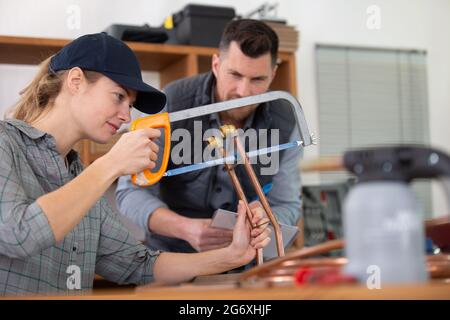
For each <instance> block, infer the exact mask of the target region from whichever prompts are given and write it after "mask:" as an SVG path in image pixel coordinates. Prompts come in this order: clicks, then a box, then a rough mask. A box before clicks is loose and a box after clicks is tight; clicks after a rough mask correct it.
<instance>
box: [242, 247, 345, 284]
mask: <svg viewBox="0 0 450 320" xmlns="http://www.w3.org/2000/svg"><path fill="white" fill-rule="evenodd" d="M343 248H344V241H343V240H333V241H327V242H325V243H321V244H318V245H316V246H312V247H307V248H302V249H300V250H297V251H294V252H291V253H289V254H287V255H285V256H284V257H281V258H278V259H274V260H271V261H269V262H266V263H265V264H264V265H262V266H257V267H254V268H252V269H250V270H247V271H245V272H243V273H242V274H241V276H240V278H239V280H240V282H245V281H248V280H249V279H251V278H255V277H258V276H259V275H261V274H264V273H267V272H270V270H272V269H274V268H278V267H281V266H282V265H283V264H286V263H290V262H291V261H296V260H298V259H303V258H306V257H311V256H315V255H319V254H324V253H327V252H330V251H333V250H338V249H343Z"/></svg>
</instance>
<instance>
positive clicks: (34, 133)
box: [6, 119, 47, 140]
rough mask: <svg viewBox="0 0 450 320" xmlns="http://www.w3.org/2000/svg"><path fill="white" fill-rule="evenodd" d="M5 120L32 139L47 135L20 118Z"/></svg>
mask: <svg viewBox="0 0 450 320" xmlns="http://www.w3.org/2000/svg"><path fill="white" fill-rule="evenodd" d="M6 122H7V123H9V124H10V125H12V126H13V127H15V128H17V129H18V130H20V131H21V132H23V133H24V134H25V135H26V136H27V137H29V138H30V139H33V140H37V139H39V138H42V137H43V136H45V135H47V133H45V132H43V131H40V130H38V129H36V128H35V127H33V126H31V125H30V124H28V123H26V122H25V121H22V120H18V119H8V120H6Z"/></svg>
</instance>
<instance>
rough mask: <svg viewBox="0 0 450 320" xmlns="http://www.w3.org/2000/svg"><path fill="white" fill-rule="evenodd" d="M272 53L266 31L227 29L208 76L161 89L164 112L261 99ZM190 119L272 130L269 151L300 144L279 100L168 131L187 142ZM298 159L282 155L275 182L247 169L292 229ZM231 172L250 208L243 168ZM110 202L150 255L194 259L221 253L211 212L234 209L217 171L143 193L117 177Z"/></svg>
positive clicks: (291, 153) (250, 25) (249, 24)
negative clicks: (180, 132)
mask: <svg viewBox="0 0 450 320" xmlns="http://www.w3.org/2000/svg"><path fill="white" fill-rule="evenodd" d="M277 52H278V37H277V35H276V34H275V32H274V31H273V30H272V29H271V28H270V27H268V26H267V25H266V24H264V23H262V22H260V21H256V20H247V19H244V20H235V21H232V22H230V23H229V24H228V25H227V27H226V28H225V30H224V33H223V36H222V39H221V42H220V47H219V54H218V55H214V56H213V58H212V72H209V73H206V74H202V75H198V76H195V77H191V78H187V79H181V80H178V81H175V82H173V83H171V84H169V85H168V86H167V87H166V88H165V90H164V91H165V92H166V94H167V97H168V102H167V106H166V108H167V111H168V112H174V111H179V110H183V109H187V108H193V107H197V106H201V105H206V104H210V103H214V102H220V101H226V100H230V99H235V98H240V97H246V96H251V95H256V94H261V93H264V92H266V91H267V90H268V89H269V86H270V84H271V82H272V80H273V79H274V77H275V74H276V70H277ZM194 120H197V121H200V124H201V126H202V130H203V132H204V131H205V130H208V129H211V128H220V126H221V125H222V124H232V125H234V126H235V127H236V128H240V129H243V130H246V129H249V128H253V129H256V130H259V131H260V130H261V129H265V130H267V131H269V132H271V130H273V129H276V130H277V131H278V133H279V141H277V143H275V144H278V143H284V142H288V141H293V140H298V139H299V137H298V133H297V131H298V130H297V129H296V127H295V121H294V119H293V115H292V114H291V113H290V109H289V106H286V105H285V104H284V103H283V102H281V101H276V102H271V103H264V104H262V105H259V106H256V105H254V106H247V107H244V108H239V109H233V110H228V111H225V112H222V113H220V114H212V115H208V116H204V117H201V119H193V120H186V121H180V122H176V123H173V126H172V130H173V131H174V130H176V129H177V128H184V129H186V130H188V131H189V132H190V133H191V136H192V137H194V135H195V134H194V129H195V124H194ZM269 135H270V134H269ZM203 144H204V145H206V143H205V142H203ZM172 147H173V144H172ZM199 156H200V158H199ZM299 159H300V152H299V151H298V150H293V149H291V150H286V151H283V152H281V153H280V158H279V160H280V164H279V170H278V173H277V174H276V175H265V174H261V172H262V170H261V169H263V168H262V167H261V166H260V165H259V164H256V165H255V166H254V168H255V171H256V173H257V174H258V178H259V180H260V183H261V184H262V185H266V184H269V183H272V185H273V188H272V190H271V191H270V192H269V194H268V196H267V199H268V201H269V203H270V205H271V207H272V210H273V212H274V213H275V215H276V216H277V218H278V221H279V222H281V223H285V224H289V225H295V224H296V223H297V221H298V220H299V218H300V207H301V201H300V177H299V173H298V169H297V166H298V162H299ZM172 160H173V159H172ZM203 160H204V159H203ZM199 161H202V157H201V155H199V154H194V155H193V161H192V162H195V163H196V162H199ZM179 166H183V165H175V163H174V162H169V167H168V169H172V168H175V167H179ZM236 173H237V175H238V177H239V180H240V181H241V183H242V185H243V188H244V191H245V193H246V196H247V197H248V199H249V201H251V200H252V199H253V198H255V197H256V194H255V192H254V190H253V188H252V186H251V184H250V181H249V179H248V176H247V175H246V173H245V171H244V168H243V166H237V167H236ZM116 198H117V203H118V206H119V209H120V211H121V213H122V214H123V215H125V216H127V217H128V218H130V219H131V220H132V221H133V222H134V223H136V224H138V225H139V226H141V227H143V228H144V229H145V230H146V231H147V236H146V244H147V245H148V246H149V247H150V248H154V249H158V250H167V251H175V252H193V251H206V250H212V249H215V248H222V247H224V246H226V245H227V244H229V243H230V242H231V238H232V233H231V231H228V230H224V229H218V228H212V227H210V224H211V217H212V215H213V213H214V211H215V210H216V209H218V208H222V209H227V210H234V211H236V206H237V202H238V198H237V195H236V193H235V191H234V189H233V186H232V183H231V180H230V178H229V176H228V173H227V172H226V170H224V166H223V165H222V166H216V167H212V168H208V169H204V170H200V171H195V172H190V173H186V174H182V175H178V176H172V177H166V178H163V179H162V180H161V181H160V182H159V183H157V184H155V185H153V186H150V187H148V188H140V187H137V186H134V185H133V184H132V183H131V182H130V179H129V178H127V177H124V178H121V179H120V180H119V184H118V188H117V191H116ZM251 207H252V210H253V211H260V210H262V206H261V204H260V203H259V202H258V201H253V202H252V203H251Z"/></svg>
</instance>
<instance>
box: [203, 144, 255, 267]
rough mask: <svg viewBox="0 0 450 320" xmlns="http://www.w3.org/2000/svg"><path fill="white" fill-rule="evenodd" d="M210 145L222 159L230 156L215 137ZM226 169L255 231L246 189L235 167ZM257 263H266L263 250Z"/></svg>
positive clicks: (227, 165) (228, 166)
mask: <svg viewBox="0 0 450 320" xmlns="http://www.w3.org/2000/svg"><path fill="white" fill-rule="evenodd" d="M208 143H209V145H210V146H212V147H214V148H217V150H219V152H220V154H221V156H222V157H227V156H228V154H227V152H226V151H225V149H224V148H223V145H222V143H220V142H219V141H218V140H217V139H216V138H215V137H210V138H209V139H208ZM225 168H226V169H227V172H228V174H229V176H230V178H231V182H232V183H233V187H234V190H235V191H236V193H237V195H238V197H239V199H240V200H242V202H244V206H245V213H246V217H247V221H248V222H249V224H250V228H251V229H253V227H254V226H253V225H252V217H253V215H252V211H251V209H250V206H249V204H248V200H247V197H246V196H245V193H244V189H243V188H242V186H241V184H240V182H239V179H238V177H237V175H236V172H235V171H234V167H233V166H232V165H230V164H229V163H225ZM257 227H259V226H255V228H257ZM256 263H257V265H261V264H263V263H264V257H263V249H258V250H257V251H256Z"/></svg>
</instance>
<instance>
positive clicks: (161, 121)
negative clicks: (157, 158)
mask: <svg viewBox="0 0 450 320" xmlns="http://www.w3.org/2000/svg"><path fill="white" fill-rule="evenodd" d="M143 128H153V129H164V130H165V135H164V153H163V160H162V163H161V167H160V168H159V170H158V171H157V172H151V171H150V170H148V169H146V170H144V171H143V172H141V173H137V174H133V175H132V176H131V181H132V182H133V183H134V184H136V185H138V186H141V187H146V186H149V185H152V184H155V183H156V182H158V181H159V180H160V179H161V178H162V177H163V175H164V173H165V172H166V169H167V164H168V163H169V154H170V119H169V114H168V113H167V112H164V113H158V114H155V115H151V116H148V117H144V118H139V119H136V120H134V121H133V123H132V124H131V131H133V130H137V129H143Z"/></svg>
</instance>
